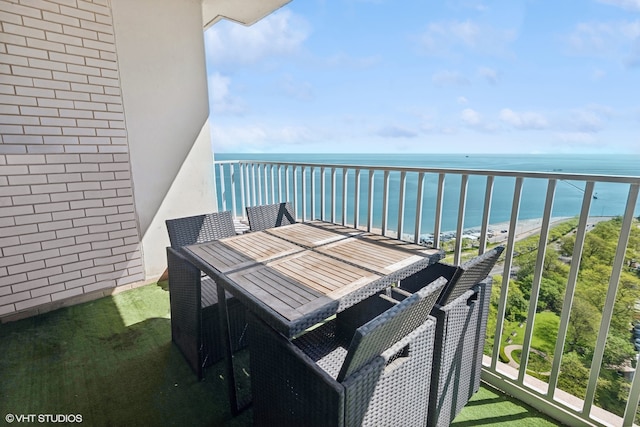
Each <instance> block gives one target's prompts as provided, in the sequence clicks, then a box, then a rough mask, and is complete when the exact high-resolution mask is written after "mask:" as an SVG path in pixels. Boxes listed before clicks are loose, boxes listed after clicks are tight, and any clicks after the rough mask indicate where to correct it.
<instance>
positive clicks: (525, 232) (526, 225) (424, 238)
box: [403, 215, 615, 243]
mask: <svg viewBox="0 0 640 427" xmlns="http://www.w3.org/2000/svg"><path fill="white" fill-rule="evenodd" d="M571 218H574V217H564V216H561V217H552V218H551V219H550V223H549V226H550V227H553V226H554V225H557V224H559V223H562V222H564V221H567V220H569V219H571ZM612 218H615V217H613V216H595V215H594V216H590V217H589V218H588V220H587V228H591V227H593V226H594V225H595V224H597V223H598V222H601V221H609V220H611V219H612ZM510 224H511V222H510V221H503V222H498V223H494V224H489V225H488V227H487V233H489V236H488V237H487V242H489V243H502V242H506V241H507V240H508V239H509V225H510ZM541 229H542V218H530V219H522V220H518V221H517V225H516V230H515V234H516V236H515V238H516V240H521V239H524V238H526V237H529V236H530V235H533V234H536V233H539V232H540V230H541ZM480 230H481V227H479V226H478V227H470V228H466V229H463V233H464V234H463V238H465V237H466V238H469V239H472V240H478V239H480ZM403 238H404V239H408V240H412V239H413V234H409V233H403ZM455 238H456V232H455V231H441V232H440V241H442V242H446V241H450V240H453V239H455ZM431 239H433V234H431V233H427V234H421V235H420V241H421V242H429V240H431Z"/></svg>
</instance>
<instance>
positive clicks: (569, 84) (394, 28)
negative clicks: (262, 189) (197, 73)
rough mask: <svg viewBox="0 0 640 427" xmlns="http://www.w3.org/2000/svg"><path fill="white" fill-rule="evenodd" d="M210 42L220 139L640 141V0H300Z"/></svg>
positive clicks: (229, 144)
mask: <svg viewBox="0 0 640 427" xmlns="http://www.w3.org/2000/svg"><path fill="white" fill-rule="evenodd" d="M205 46H206V49H207V72H208V78H209V99H210V106H211V124H212V140H213V148H214V151H215V152H281V153H284V152H288V153H292V152H307V153H309V152H310V153H322V152H324V153H326V152H336V153H340V152H349V153H355V152H369V153H375V152H381V153H386V152H402V153H411V152H416V153H523V154H526V153H621V154H625V153H627V154H629V153H633V154H640V0H572V1H551V0H531V1H518V0H503V1H484V0H445V1H440V2H427V1H424V0H402V1H401V0H330V1H327V0H293V1H292V2H291V3H289V4H288V5H286V6H284V7H283V8H281V9H280V10H278V11H276V12H274V13H273V14H271V15H269V16H268V17H266V18H264V19H263V20H261V21H259V22H258V23H256V24H254V25H253V26H249V27H245V26H242V25H239V24H235V23H233V22H229V21H222V22H220V23H218V24H216V25H214V26H213V27H211V28H210V29H209V30H207V31H206V32H205Z"/></svg>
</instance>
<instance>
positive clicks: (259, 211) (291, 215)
mask: <svg viewBox="0 0 640 427" xmlns="http://www.w3.org/2000/svg"><path fill="white" fill-rule="evenodd" d="M247 219H248V220H249V230H251V231H260V230H266V229H267V228H273V227H280V226H281V225H288V224H295V222H296V215H295V212H294V211H293V208H292V207H291V203H289V202H283V203H274V204H271V205H260V206H248V207H247Z"/></svg>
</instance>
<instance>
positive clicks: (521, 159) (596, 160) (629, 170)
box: [215, 153, 640, 235]
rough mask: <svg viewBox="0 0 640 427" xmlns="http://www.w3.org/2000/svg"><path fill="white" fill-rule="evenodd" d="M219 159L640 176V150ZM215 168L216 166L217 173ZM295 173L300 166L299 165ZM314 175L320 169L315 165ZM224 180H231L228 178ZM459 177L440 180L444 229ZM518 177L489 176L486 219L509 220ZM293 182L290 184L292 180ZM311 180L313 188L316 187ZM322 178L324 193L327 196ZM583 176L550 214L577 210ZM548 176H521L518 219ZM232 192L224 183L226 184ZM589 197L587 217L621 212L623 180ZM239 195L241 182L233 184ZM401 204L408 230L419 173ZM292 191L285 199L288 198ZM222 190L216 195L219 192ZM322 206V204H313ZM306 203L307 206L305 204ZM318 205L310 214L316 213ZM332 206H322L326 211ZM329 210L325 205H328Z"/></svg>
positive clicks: (564, 188) (431, 199) (394, 190)
mask: <svg viewBox="0 0 640 427" xmlns="http://www.w3.org/2000/svg"><path fill="white" fill-rule="evenodd" d="M215 159H216V160H217V161H226V160H258V161H279V162H299V163H324V164H348V165H365V166H398V167H421V168H447V169H481V170H507V171H520V172H522V171H537V172H559V173H580V174H591V175H620V176H633V177H640V155H601V154H598V155H586V154H585V155H543V154H541V155H516V154H512V155H508V154H504V155H494V154H468V155H465V154H229V153H217V154H216V155H215ZM218 173H219V171H218V170H217V169H216V174H218ZM298 174H300V171H299V170H298ZM316 174H317V175H316V179H318V177H319V172H318V171H316ZM382 175H383V174H382V173H377V174H376V175H375V180H374V206H375V208H374V216H373V222H374V227H379V226H380V224H381V221H382V209H381V206H382ZM225 178H226V179H225V183H226V185H227V186H228V185H229V184H228V183H229V182H230V180H229V178H228V177H225ZM437 180H438V176H437V174H427V175H425V182H424V200H423V206H422V219H421V223H422V227H421V234H422V235H428V234H429V233H430V232H432V231H433V226H434V221H435V219H434V218H435V200H436V195H437ZM399 181H400V178H399V173H392V174H391V175H390V184H389V185H390V191H389V197H390V199H389V212H388V215H389V217H388V218H389V220H388V221H389V229H392V230H393V229H394V227H395V225H396V224H397V218H398V208H397V206H398V199H399V196H398V195H399ZM347 182H348V185H347V194H348V197H347V212H348V213H347V222H348V223H352V222H353V204H354V200H353V199H354V197H353V196H352V194H354V192H353V190H354V188H355V187H354V173H353V171H351V172H350V173H349V175H348V180H347ZM460 182H461V176H460V175H455V174H448V175H447V178H446V180H445V195H444V201H443V214H442V226H441V230H455V228H456V221H457V216H458V200H459V194H460ZM341 183H342V170H341V169H340V170H338V172H337V185H336V187H337V190H338V192H340V191H341V188H342V184H341ZM485 185H486V178H484V177H480V176H477V177H476V176H470V177H469V183H468V197H467V205H466V209H465V217H464V227H465V229H473V228H474V227H479V226H480V225H481V221H482V211H483V203H484V191H485ZM367 186H368V178H367V175H366V174H365V173H363V175H362V176H361V179H360V189H361V190H360V191H361V199H360V206H361V207H360V211H361V214H360V215H361V216H360V218H359V221H360V222H361V223H365V222H366V220H367V219H366V213H365V211H366V207H367V200H366V199H367V193H368V188H367ZM514 186H515V179H514V178H509V177H496V179H495V183H494V190H493V197H492V204H491V211H490V221H489V222H490V223H491V224H497V223H502V222H506V221H509V218H510V216H511V205H512V201H513V189H514ZM292 187H293V186H292ZM319 187H320V186H319V185H316V191H317V192H318V195H319V191H320V188H319ZM328 187H329V185H327V190H326V191H327V200H330V197H329V193H328V192H329V189H328ZM584 187H585V182H584V181H570V180H559V181H558V184H557V187H556V196H555V201H554V205H553V211H552V216H553V217H573V216H577V215H579V213H580V207H581V205H582V199H583V196H584ZM546 190H547V181H546V180H544V179H533V178H526V179H525V180H524V185H523V190H522V198H521V206H520V210H519V215H518V218H519V219H520V220H525V219H534V218H540V217H542V215H543V209H544V203H545V196H546ZM227 191H229V189H227ZM594 191H595V193H594V197H593V199H592V201H591V209H590V215H592V216H620V215H623V213H624V209H625V206H626V203H627V197H628V193H629V185H628V184H617V183H596V185H595V190H594ZM236 194H237V195H238V199H239V188H237V189H236ZM405 194H406V205H405V212H404V216H403V218H404V226H403V231H404V232H405V233H407V232H412V230H413V228H414V224H415V212H416V194H417V174H408V175H407V181H406V193H405ZM292 196H293V195H292V194H289V196H288V197H287V198H288V199H290V200H292ZM218 197H220V195H218ZM336 199H337V200H336V204H337V206H336V213H337V215H338V217H337V219H336V220H338V221H339V220H340V215H341V212H342V207H341V206H340V205H341V195H340V194H338V195H337V196H336ZM317 205H319V203H317ZM307 209H309V207H308V208H307ZM319 209H320V207H319V206H317V207H316V210H317V211H316V212H314V214H313V215H310V212H308V211H307V217H310V216H313V217H318V216H319ZM328 209H329V207H327V210H328ZM325 215H328V212H325ZM635 215H636V216H638V215H640V203H638V204H637V205H636V209H635Z"/></svg>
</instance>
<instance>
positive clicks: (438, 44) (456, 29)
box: [418, 20, 516, 56]
mask: <svg viewBox="0 0 640 427" xmlns="http://www.w3.org/2000/svg"><path fill="white" fill-rule="evenodd" d="M515 38H516V32H515V31H514V30H511V29H498V28H494V27H491V26H487V25H481V24H478V23H476V22H473V21H471V20H467V21H464V22H461V21H450V22H432V23H430V24H429V25H428V27H427V29H426V30H425V31H424V32H423V33H422V34H420V35H419V36H418V45H419V47H420V49H421V50H422V51H423V52H424V53H426V54H429V55H445V56H448V55H451V54H452V53H456V52H455V51H456V50H472V51H478V52H482V53H486V54H494V55H503V54H504V53H505V52H506V51H507V47H508V46H509V45H510V44H511V43H512V42H513V41H514V40H515ZM457 53H461V52H457Z"/></svg>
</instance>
